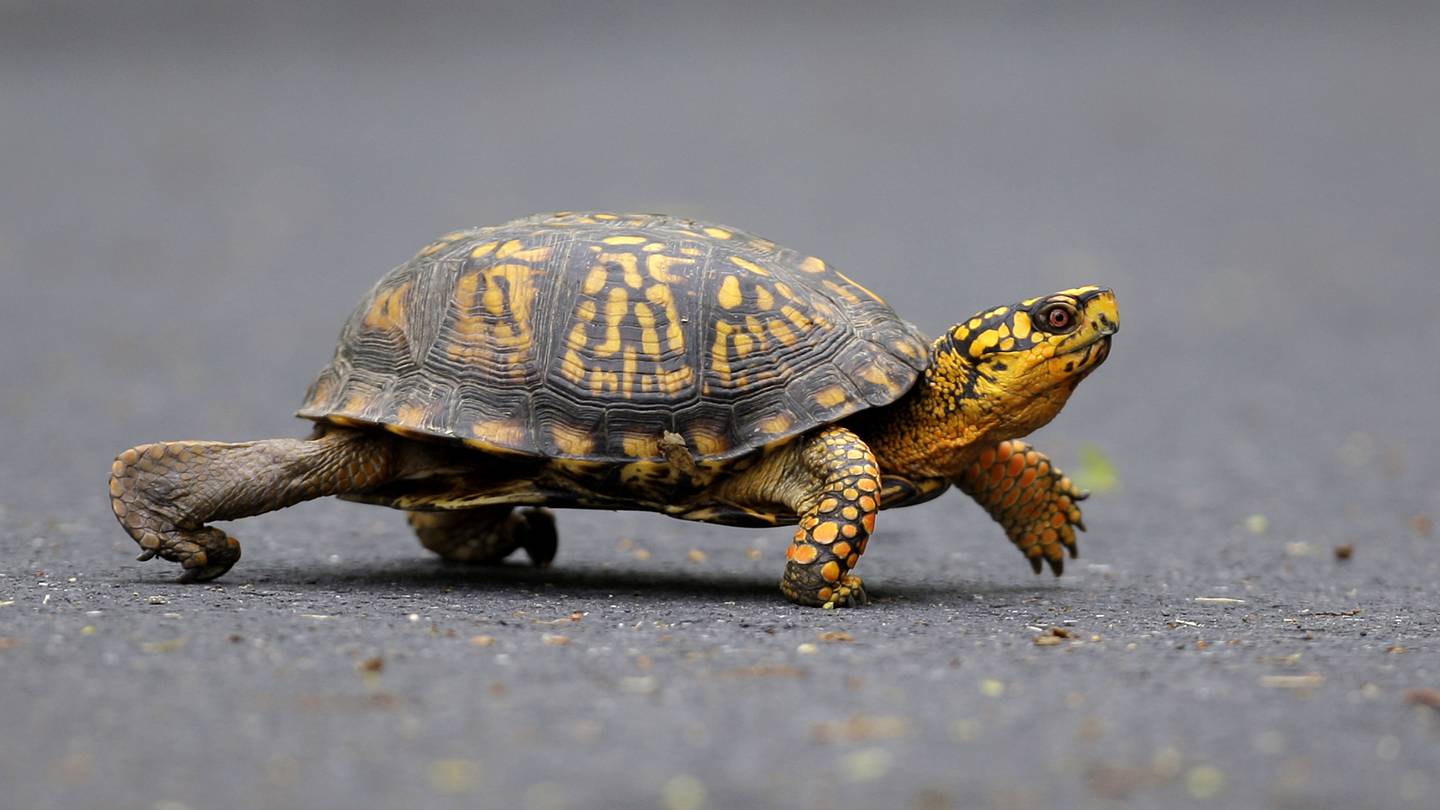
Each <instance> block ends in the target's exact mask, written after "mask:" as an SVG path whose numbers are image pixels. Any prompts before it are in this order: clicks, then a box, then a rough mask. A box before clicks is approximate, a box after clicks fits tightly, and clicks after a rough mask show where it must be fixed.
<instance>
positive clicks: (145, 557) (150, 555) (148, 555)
mask: <svg viewBox="0 0 1440 810" xmlns="http://www.w3.org/2000/svg"><path fill="white" fill-rule="evenodd" d="M135 559H136V560H139V561H140V562H147V561H149V560H153V559H155V552H154V551H153V550H151V549H148V548H147V549H145V550H144V551H142V552H140V556H139V557H136V558H135Z"/></svg>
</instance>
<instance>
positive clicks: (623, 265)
mask: <svg viewBox="0 0 1440 810" xmlns="http://www.w3.org/2000/svg"><path fill="white" fill-rule="evenodd" d="M596 260H597V261H599V262H600V263H601V264H607V263H613V264H618V265H620V269H621V270H622V271H623V272H624V274H625V283H626V284H628V285H630V286H631V287H633V288H635V289H637V290H638V289H640V283H641V278H640V258H639V257H638V256H636V255H635V254H634V253H601V254H600V255H599V256H597V257H596Z"/></svg>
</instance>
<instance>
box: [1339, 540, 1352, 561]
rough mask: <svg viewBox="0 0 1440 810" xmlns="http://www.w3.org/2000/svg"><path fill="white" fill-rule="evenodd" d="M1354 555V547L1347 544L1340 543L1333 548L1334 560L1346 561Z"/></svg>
mask: <svg viewBox="0 0 1440 810" xmlns="http://www.w3.org/2000/svg"><path fill="white" fill-rule="evenodd" d="M1354 553H1355V547H1354V546H1352V545H1350V544H1349V543H1342V544H1340V545H1338V546H1336V547H1335V559H1337V560H1348V559H1350V557H1351V555H1353V554H1354Z"/></svg>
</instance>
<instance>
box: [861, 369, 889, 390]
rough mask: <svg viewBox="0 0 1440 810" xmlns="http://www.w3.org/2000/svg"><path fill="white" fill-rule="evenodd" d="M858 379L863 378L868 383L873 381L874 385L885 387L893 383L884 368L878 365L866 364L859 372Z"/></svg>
mask: <svg viewBox="0 0 1440 810" xmlns="http://www.w3.org/2000/svg"><path fill="white" fill-rule="evenodd" d="M860 379H862V380H865V381H866V382H869V383H874V384H875V385H879V386H883V387H885V388H889V387H891V386H892V385H894V383H892V382H890V378H889V377H888V376H886V374H885V370H884V369H882V368H880V367H879V366H866V367H865V368H864V369H863V370H862V371H861V372H860Z"/></svg>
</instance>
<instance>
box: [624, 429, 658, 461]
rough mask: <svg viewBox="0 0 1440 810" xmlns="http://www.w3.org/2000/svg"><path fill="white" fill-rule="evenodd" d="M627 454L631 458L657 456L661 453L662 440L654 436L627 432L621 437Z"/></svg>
mask: <svg viewBox="0 0 1440 810" xmlns="http://www.w3.org/2000/svg"><path fill="white" fill-rule="evenodd" d="M620 445H621V447H623V448H624V449H625V455H627V456H630V457H631V458H655V457H657V456H659V455H660V442H659V440H658V439H656V438H655V437H654V436H646V435H644V434H640V433H627V434H625V435H624V436H623V437H621V439H620Z"/></svg>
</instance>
